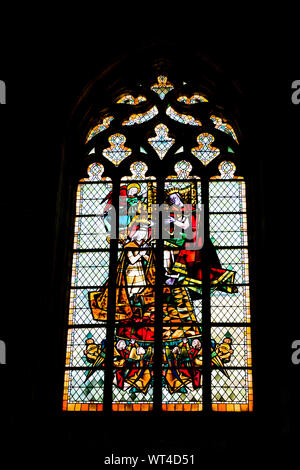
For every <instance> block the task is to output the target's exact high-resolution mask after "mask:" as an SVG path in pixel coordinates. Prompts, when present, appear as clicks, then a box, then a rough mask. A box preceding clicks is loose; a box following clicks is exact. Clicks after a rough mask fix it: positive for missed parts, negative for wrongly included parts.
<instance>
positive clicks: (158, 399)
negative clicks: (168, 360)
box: [153, 178, 164, 414]
mask: <svg viewBox="0 0 300 470" xmlns="http://www.w3.org/2000/svg"><path fill="white" fill-rule="evenodd" d="M163 201H164V180H162V179H161V178H158V179H157V203H158V204H162V203H163ZM161 222H162V215H161V214H160V220H159V236H158V239H157V240H156V259H155V323H154V387H153V402H154V403H153V409H154V413H155V414H159V413H161V406H162V405H161V403H162V358H163V356H162V344H163V283H164V265H163V259H164V258H163V257H164V240H163V239H162V223H161Z"/></svg>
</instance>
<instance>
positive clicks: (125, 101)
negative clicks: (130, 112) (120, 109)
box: [117, 95, 147, 105]
mask: <svg viewBox="0 0 300 470" xmlns="http://www.w3.org/2000/svg"><path fill="white" fill-rule="evenodd" d="M143 101H147V98H146V97H145V96H141V95H139V96H137V98H134V96H132V95H125V96H122V97H121V98H119V99H118V101H117V103H118V104H132V105H136V104H140V103H143Z"/></svg>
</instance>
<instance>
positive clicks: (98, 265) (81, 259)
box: [72, 251, 109, 287]
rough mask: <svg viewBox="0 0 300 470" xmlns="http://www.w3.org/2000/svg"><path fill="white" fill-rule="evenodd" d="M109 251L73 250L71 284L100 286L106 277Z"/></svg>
mask: <svg viewBox="0 0 300 470" xmlns="http://www.w3.org/2000/svg"><path fill="white" fill-rule="evenodd" d="M108 271H109V252H106V251H105V252H95V253H93V252H75V253H74V255H73V268H72V286H77V287H80V286H82V287H83V286H91V287H92V286H95V287H98V286H102V285H103V284H104V283H105V282H106V281H107V279H108Z"/></svg>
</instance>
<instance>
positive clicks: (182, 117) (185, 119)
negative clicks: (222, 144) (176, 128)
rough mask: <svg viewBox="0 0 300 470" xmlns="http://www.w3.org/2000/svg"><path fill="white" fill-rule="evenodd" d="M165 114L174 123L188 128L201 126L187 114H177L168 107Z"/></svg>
mask: <svg viewBox="0 0 300 470" xmlns="http://www.w3.org/2000/svg"><path fill="white" fill-rule="evenodd" d="M166 114H167V115H168V116H169V117H170V118H171V119H173V120H174V121H178V122H180V123H181V124H189V125H190V126H202V124H201V122H200V121H199V120H197V119H195V118H194V117H193V116H190V115H187V114H180V113H177V112H176V111H175V110H174V109H173V108H172V106H169V107H168V108H167V110H166Z"/></svg>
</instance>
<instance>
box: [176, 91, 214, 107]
mask: <svg viewBox="0 0 300 470" xmlns="http://www.w3.org/2000/svg"><path fill="white" fill-rule="evenodd" d="M177 101H179V102H181V103H185V104H196V103H207V102H208V100H207V99H206V98H204V96H202V95H199V94H198V93H196V94H194V95H192V96H191V97H190V98H188V97H187V96H179V98H177Z"/></svg>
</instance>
